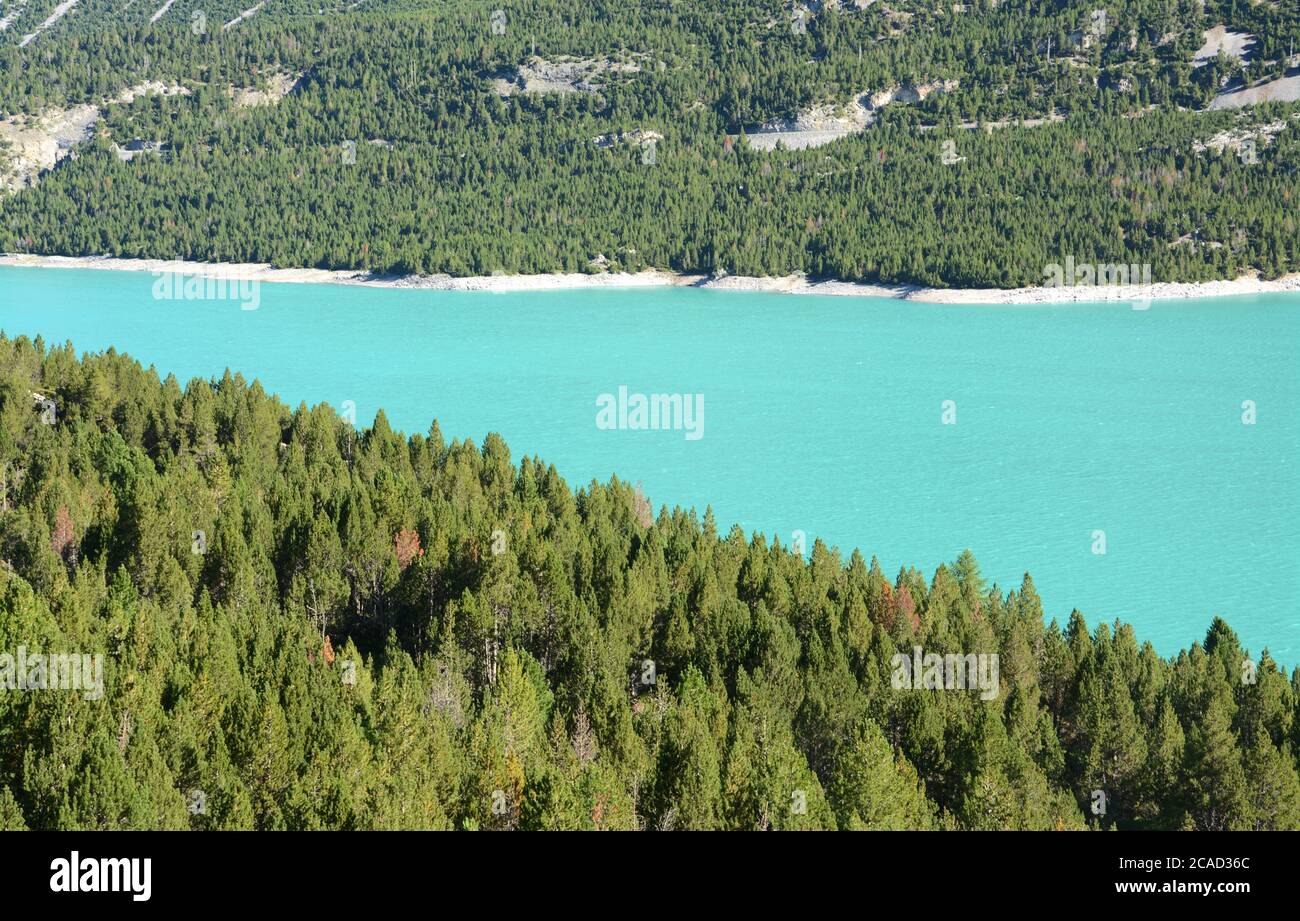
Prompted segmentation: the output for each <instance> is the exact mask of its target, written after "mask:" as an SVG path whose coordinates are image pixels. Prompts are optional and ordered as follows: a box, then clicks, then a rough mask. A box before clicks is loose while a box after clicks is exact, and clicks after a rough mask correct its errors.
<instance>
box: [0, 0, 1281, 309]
mask: <svg viewBox="0 0 1300 921" xmlns="http://www.w3.org/2000/svg"><path fill="white" fill-rule="evenodd" d="M248 5H249V7H250V8H251V7H252V6H253V4H252V3H251V2H250V3H249V4H248ZM53 8H54V0H3V2H2V3H0V11H3V13H4V14H5V16H6V17H9V16H12V17H13V19H12V22H11V24H10V25H9V26H8V28H6V29H5V30H4V31H3V32H0V75H2V76H0V120H3V119H14V118H21V117H26V118H28V119H30V118H35V117H37V116H40V115H42V113H45V114H49V113H51V112H66V111H69V110H71V109H73V108H74V107H76V106H80V105H93V106H96V107H97V108H98V110H99V112H100V117H99V119H98V120H97V121H96V122H94V124H93V125H92V126H91V127H90V129H89V130H90V135H91V136H90V137H89V138H88V139H87V140H85V141H84V142H83V143H80V144H77V145H76V147H75V150H72V152H71V154H70V155H68V156H66V157H64V158H62V159H61V160H60V161H59V163H58V165H57V166H55V167H54V168H53V169H50V170H48V171H46V172H44V173H41V174H39V175H38V176H36V177H33V179H32V181H31V182H28V183H26V184H25V186H26V187H20V188H18V189H17V191H16V192H14V193H13V194H4V193H3V192H0V250H4V251H8V252H35V253H47V254H51V253H57V254H67V255H89V254H102V253H108V254H113V255H118V256H128V257H153V258H184V259H192V260H202V261H226V262H230V261H236V262H248V261H252V262H269V263H272V264H275V265H278V266H285V267H294V266H312V267H324V268H354V269H363V270H370V271H374V272H379V273H440V272H441V273H451V274H455V275H485V274H491V273H498V272H508V273H536V272H548V271H565V272H587V271H597V270H619V269H624V270H638V269H642V268H646V267H653V268H661V269H672V270H677V271H683V272H700V273H722V272H726V273H730V274H742V275H784V274H788V273H794V272H805V273H808V274H811V275H814V276H819V277H838V278H844V279H854V280H877V281H885V282H897V283H902V282H911V283H923V284H930V285H949V286H1000V287H1006V286H1019V285H1037V284H1041V283H1042V282H1043V277H1044V276H1043V273H1044V267H1045V266H1047V265H1050V264H1053V263H1062V262H1063V261H1064V260H1065V258H1066V257H1067V256H1072V257H1073V258H1075V259H1076V261H1080V262H1096V263H1122V264H1125V265H1128V264H1144V265H1150V266H1151V274H1152V277H1153V279H1154V280H1155V281H1197V280H1204V279H1209V278H1222V277H1228V278H1231V277H1236V276H1237V275H1239V274H1241V273H1243V272H1246V271H1250V270H1258V271H1259V272H1261V273H1262V274H1264V275H1266V276H1269V277H1273V276H1278V275H1281V274H1283V273H1286V272H1293V271H1296V270H1300V233H1298V232H1297V230H1298V228H1297V220H1298V212H1297V207H1298V203H1297V201H1296V200H1295V195H1296V190H1297V188H1298V187H1300V183H1298V181H1297V167H1298V165H1300V141H1298V140H1297V139H1298V138H1300V105H1298V104H1297V103H1295V102H1282V101H1279V102H1267V103H1261V104H1259V105H1254V106H1246V107H1240V108H1226V109H1210V108H1209V106H1210V104H1211V103H1212V102H1213V101H1215V100H1216V99H1218V98H1221V97H1220V94H1222V93H1224V92H1226V91H1231V90H1233V89H1237V88H1241V87H1258V86H1260V85H1271V84H1270V81H1276V80H1277V79H1278V78H1280V77H1283V76H1284V75H1286V74H1288V73H1294V69H1295V67H1296V66H1297V65H1300V56H1297V50H1296V46H1297V44H1300V41H1297V40H1300V11H1298V10H1297V9H1296V8H1295V5H1294V4H1286V3H1272V2H1261V3H1239V2H1229V0H1205V2H1199V0H1123V2H1107V3H1105V4H1102V3H1100V2H1099V0H1089V2H1087V3H1082V2H1065V0H1048V2H1028V3H1026V2H1019V0H1015V2H1013V0H1007V2H1001V3H998V2H991V0H976V2H971V3H959V4H950V3H923V2H919V0H889V2H885V0H880V2H869V0H854V2H849V0H844V2H831V0H824V2H816V3H808V4H806V5H801V4H790V3H784V4H783V3H779V2H777V0H638V2H627V0H581V2H578V0H469V2H460V0H457V2H450V0H419V2H417V0H362V2H360V3H357V2H350V3H344V2H343V0H325V2H324V3H318V2H311V3H306V2H299V0H268V2H267V3H265V4H259V5H257V7H256V11H255V12H254V13H252V14H251V15H249V16H248V17H247V18H244V19H241V20H238V21H237V17H238V16H239V14H240V12H241V10H242V9H243V0H240V2H235V0H220V2H207V0H176V2H174V3H167V4H166V5H165V7H164V3H163V2H162V0H160V2H158V3H153V2H149V3H144V2H140V3H129V4H126V5H125V7H123V6H122V4H120V3H117V2H115V0H80V2H78V3H77V4H76V5H75V6H74V7H73V8H71V9H70V10H69V11H67V12H66V14H65V15H63V16H62V18H60V19H59V20H57V21H56V22H55V23H54V24H53V25H51V26H49V27H48V28H46V29H44V30H43V31H41V30H40V29H39V27H40V26H41V24H42V23H43V22H45V20H46V19H47V17H48V16H49V14H50V12H51V10H52V9H53ZM1098 13H1101V14H1104V15H1102V16H1100V17H1098V16H1097V14H1098ZM1219 26H1222V27H1224V29H1226V30H1227V31H1228V32H1229V33H1232V34H1245V35H1249V36H1251V41H1250V42H1249V43H1247V44H1246V47H1245V50H1244V52H1243V53H1242V55H1241V56H1240V57H1239V56H1236V55H1233V54H1229V53H1227V52H1226V51H1225V52H1220V53H1218V54H1216V55H1213V56H1211V57H1208V58H1206V59H1203V60H1200V61H1197V60H1195V58H1196V56H1197V52H1198V49H1199V48H1200V47H1201V46H1202V44H1203V43H1204V42H1205V32H1206V30H1209V29H1213V28H1215V27H1219ZM28 35H34V36H35V37H34V38H33V39H31V41H30V42H28V43H27V44H26V45H23V44H22V43H23V42H24V41H25V40H26V36H28ZM566 68H567V69H566ZM530 75H531V76H532V77H534V78H535V79H534V80H531V81H530V80H529V79H528V78H529V76H530ZM148 83H153V84H156V85H157V86H163V87H168V88H170V89H174V90H175V91H174V92H172V94H171V95H161V94H158V93H154V94H152V95H150V94H143V95H138V96H135V97H133V98H131V99H130V100H129V101H121V100H122V95H121V94H122V92H123V91H124V90H125V89H127V88H131V87H139V86H141V85H143V84H148ZM900 88H901V89H904V90H917V92H915V93H914V96H915V97H916V98H911V97H907V98H910V99H911V101H906V100H905V99H904V100H903V101H895V102H893V103H890V104H883V103H882V104H880V105H878V106H876V107H874V108H873V109H872V111H871V113H870V115H871V119H872V120H871V124H870V125H869V126H867V127H866V128H865V129H864V130H860V131H857V132H855V133H848V134H846V135H845V136H844V137H841V138H840V139H838V140H835V141H833V142H831V143H829V144H826V145H824V146H817V147H811V148H807V149H796V150H788V149H784V148H778V149H773V150H768V149H759V148H758V147H756V146H753V145H751V143H750V142H749V140H748V138H750V137H755V136H757V135H756V134H755V132H756V131H759V130H761V128H762V126H764V125H767V126H769V127H771V126H773V125H777V124H779V123H781V122H782V120H790V119H794V118H796V117H797V116H799V115H800V114H801V113H803V114H805V115H806V114H807V113H809V112H812V111H816V110H818V108H819V107H821V108H822V109H825V110H826V111H824V112H823V113H822V114H823V115H826V114H827V113H831V114H834V113H839V114H840V115H841V116H842V115H843V114H844V113H845V112H848V111H850V110H851V109H852V108H853V106H854V105H855V104H856V103H855V100H857V101H860V100H863V99H868V100H869V99H870V98H871V97H872V96H873V94H879V93H881V92H888V91H891V90H897V89H900ZM182 90H183V92H181V91H182ZM922 90H923V91H924V92H922ZM284 91H287V92H285V94H284V95H283V96H282V97H281V92H284ZM250 92H251V93H253V95H250ZM258 92H261V93H263V94H264V95H263V96H260V97H259V96H257V95H256V94H257V93H258ZM921 97H923V98H921ZM900 98H902V97H900ZM114 100H118V101H114ZM828 117H829V116H828ZM1022 119H1024V120H1028V121H1027V122H1026V123H1025V124H1021V122H1020V120H1022ZM1039 120H1043V123H1041V124H1038V123H1037V122H1038V121H1039ZM2 134H3V132H0V135H2ZM1225 136H1226V141H1225V139H1224V138H1225ZM1216 137H1217V138H1219V142H1215V138H1216ZM131 144H136V145H144V146H145V152H144V153H141V154H139V155H137V156H132V157H130V159H123V158H122V156H120V155H119V148H125V147H128V146H129V145H131ZM1243 144H1245V145H1248V146H1243ZM648 145H649V146H650V147H651V148H652V155H648V151H647V146H648ZM4 157H5V154H4V153H3V152H0V160H2V159H4ZM0 172H3V170H2V169H0ZM32 183H34V185H33V184H32ZM20 185H24V184H20Z"/></svg>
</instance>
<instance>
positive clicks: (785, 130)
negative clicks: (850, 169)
mask: <svg viewBox="0 0 1300 921" xmlns="http://www.w3.org/2000/svg"><path fill="white" fill-rule="evenodd" d="M959 85H960V84H959V81H957V80H935V81H931V82H928V83H919V84H898V85H895V86H891V87H888V88H886V89H883V90H879V91H878V92H875V93H863V94H861V95H859V96H856V97H854V98H853V99H852V100H851V101H850V102H849V103H848V105H845V106H833V105H820V106H814V107H813V108H811V109H809V110H807V111H805V112H800V113H799V114H797V115H795V116H794V117H793V118H785V119H776V120H774V121H770V122H765V123H764V124H762V125H759V126H757V127H755V128H753V129H748V130H746V132H745V135H746V139H747V140H748V142H749V145H750V146H751V147H753V148H754V149H756V150H775V149H776V147H777V145H780V146H782V147H785V148H787V149H789V150H803V149H807V148H810V147H820V146H822V145H823V144H829V143H830V142H831V141H837V140H839V139H840V138H842V137H847V136H849V135H851V134H857V133H858V132H860V131H863V130H865V129H866V128H867V127H868V126H869V125H870V124H871V123H872V122H873V121H875V119H876V117H877V115H878V114H879V112H880V110H882V109H884V108H885V107H886V106H890V105H894V104H895V103H898V104H902V105H911V104H914V103H918V102H922V101H924V100H925V99H926V98H928V97H929V96H930V95H931V94H933V93H943V92H951V91H952V90H954V89H956V88H957V87H958V86H959Z"/></svg>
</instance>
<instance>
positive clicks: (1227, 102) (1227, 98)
mask: <svg viewBox="0 0 1300 921" xmlns="http://www.w3.org/2000/svg"><path fill="white" fill-rule="evenodd" d="M1297 101H1300V73H1294V74H1289V75H1287V76H1285V77H1278V78H1277V79H1275V80H1266V81H1264V82H1263V83H1256V84H1255V85H1253V86H1240V87H1237V88H1236V89H1230V90H1225V91H1224V92H1222V93H1220V94H1219V95H1217V96H1215V97H1214V99H1212V100H1210V108H1211V109H1235V108H1240V107H1242V106H1257V105H1260V104H1261V103H1265V102H1297Z"/></svg>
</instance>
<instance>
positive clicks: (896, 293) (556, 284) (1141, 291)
mask: <svg viewBox="0 0 1300 921" xmlns="http://www.w3.org/2000/svg"><path fill="white" fill-rule="evenodd" d="M0 265H8V266H19V267H28V268H69V269H107V270H113V271H128V272H151V273H155V274H157V273H162V272H169V273H175V274H186V275H197V276H201V277H210V278H223V279H228V280H240V281H245V280H247V281H265V282H275V283H291V284H292V283H297V284H342V285H364V286H370V287H378V288H416V289H425V290H432V291H495V292H524V291H555V290H567V289H575V288H644V287H694V288H703V289H708V290H715V291H753V292H766V293H781V294H810V295H829V296H841V297H845V296H847V297H883V298H894V299H898V300H908V301H918V302H922V303H933V304H1058V303H1072V302H1081V303H1095V302H1098V301H1133V302H1136V305H1139V309H1141V308H1140V305H1141V304H1143V303H1145V302H1148V301H1152V300H1169V299H1179V298H1201V297H1226V296H1233V295H1249V294H1274V293H1284V292H1297V293H1300V272H1297V273H1292V274H1290V275H1286V276H1283V277H1282V278H1278V279H1273V280H1271V281H1270V280H1263V279H1260V278H1257V277H1255V276H1245V277H1242V278H1238V279H1235V280H1223V281H1206V282H1157V283H1155V284H1150V285H1125V286H1109V285H1096V286H1080V285H1074V286H1066V287H1033V288H927V287H922V286H918V285H873V284H862V283H859V282H849V281H817V280H813V279H809V278H807V277H805V276H802V275H790V276H784V277H758V278H756V277H750V276H734V275H728V276H721V277H714V276H710V275H682V274H678V273H675V272H666V271H660V270H647V271H643V272H635V273H632V272H599V273H593V274H583V273H571V274H539V275H484V276H473V277H455V276H451V275H403V276H392V275H375V274H373V273H369V272H358V271H352V270H332V269H283V268H273V267H272V266H269V265H266V264H261V263H206V262H187V261H184V260H167V259H119V258H116V257H114V256H40V255H31V254H19V253H4V254H0Z"/></svg>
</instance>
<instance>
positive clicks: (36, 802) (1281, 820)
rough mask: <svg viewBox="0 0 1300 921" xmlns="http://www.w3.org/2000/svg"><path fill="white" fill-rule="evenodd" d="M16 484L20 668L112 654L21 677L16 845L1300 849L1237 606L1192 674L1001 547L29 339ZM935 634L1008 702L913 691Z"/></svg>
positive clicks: (5, 552) (1, 346) (7, 730)
mask: <svg viewBox="0 0 1300 921" xmlns="http://www.w3.org/2000/svg"><path fill="white" fill-rule="evenodd" d="M0 473H2V479H0V649H4V650H10V651H12V650H14V649H16V648H18V647H24V648H26V649H27V650H29V651H31V652H32V653H77V652H81V653H95V654H102V655H103V656H104V666H103V673H102V677H103V688H102V690H103V693H102V694H101V695H98V696H96V695H91V694H82V693H68V692H59V691H54V690H49V689H46V690H29V691H27V692H15V691H12V690H5V691H0V829H21V828H32V829H153V828H176V829H184V828H194V829H234V828H255V829H285V828H295V829H368V828H380V829H383V828H388V829H391V828H429V829H702V828H719V829H767V828H771V829H800V828H808V829H813V828H839V829H1001V828H1012V829H1083V828H1141V829H1297V828H1300V779H1298V778H1297V761H1296V753H1297V751H1300V670H1297V671H1295V672H1293V673H1292V674H1291V675H1290V676H1288V675H1287V673H1286V671H1285V670H1284V669H1279V668H1278V667H1277V666H1276V665H1275V664H1274V663H1273V662H1272V661H1271V660H1270V659H1269V657H1268V655H1267V652H1266V651H1260V652H1258V653H1257V654H1254V655H1252V654H1251V653H1250V652H1249V651H1248V650H1244V649H1242V648H1241V646H1240V644H1239V642H1238V640H1237V638H1236V636H1235V635H1234V634H1233V632H1232V630H1231V629H1230V627H1229V625H1227V624H1226V623H1224V622H1222V621H1221V620H1218V619H1213V620H1212V619H1211V616H1210V612H1208V611H1204V612H1202V611H1189V612H1188V617H1200V618H1203V619H1204V622H1205V624H1206V627H1207V632H1206V634H1205V639H1204V642H1203V643H1197V644H1194V645H1192V646H1191V648H1189V649H1187V650H1186V651H1184V652H1181V653H1179V654H1178V655H1177V656H1176V657H1174V658H1172V659H1162V658H1161V657H1160V656H1158V655H1157V654H1156V653H1155V652H1154V651H1153V649H1152V648H1151V647H1150V646H1149V645H1148V644H1144V643H1142V642H1140V639H1139V638H1138V637H1137V636H1135V635H1134V632H1133V630H1132V629H1131V628H1130V627H1129V626H1127V625H1124V624H1120V623H1115V624H1108V623H1104V622H1102V623H1094V624H1093V626H1091V627H1089V625H1088V624H1087V623H1086V622H1085V619H1084V616H1083V615H1082V614H1080V613H1079V612H1075V613H1072V614H1071V615H1070V616H1069V618H1068V621H1067V622H1066V623H1065V624H1064V625H1061V624H1058V623H1057V622H1056V621H1055V620H1052V621H1051V622H1045V619H1044V612H1043V610H1042V606H1041V603H1040V600H1039V596H1038V594H1037V592H1036V590H1035V587H1034V583H1033V580H1032V579H1031V578H1030V576H1029V575H1028V574H1026V575H1025V577H1024V580H1023V582H1022V583H1021V584H1020V585H1017V586H1014V587H1010V588H1006V587H1001V586H996V585H988V584H986V582H985V580H984V579H983V578H982V577H981V575H980V571H979V568H978V565H977V564H976V561H975V559H974V558H973V557H972V556H971V555H970V554H969V553H964V554H962V555H961V556H960V557H959V558H958V559H957V560H955V561H951V562H948V563H945V564H943V565H940V566H938V568H937V569H935V570H934V571H933V572H932V573H930V574H929V575H927V574H925V573H923V572H922V571H921V570H919V569H911V568H909V569H905V570H903V571H900V572H898V573H897V574H896V575H894V576H892V577H891V576H887V575H886V574H885V573H883V572H882V571H881V570H880V567H879V566H878V565H877V564H876V562H875V560H874V558H873V559H868V558H866V557H865V556H864V555H862V553H860V552H858V551H856V550H855V551H853V552H852V553H850V554H848V555H847V556H846V555H845V554H842V553H841V552H839V551H838V550H834V549H830V548H827V547H826V546H824V545H822V544H821V543H817V544H816V545H815V546H814V547H812V548H811V549H810V550H809V552H808V553H807V558H805V557H804V556H802V555H798V554H796V553H794V552H792V551H791V550H789V549H787V548H785V547H783V546H780V545H779V544H778V543H776V542H772V543H768V542H767V541H766V540H765V539H764V537H763V536H762V535H754V536H752V537H750V536H747V535H746V534H744V533H742V532H741V531H740V530H739V529H737V528H732V529H730V530H725V531H721V530H719V525H718V523H716V522H715V521H714V520H713V518H712V516H711V514H709V513H708V512H706V513H705V514H704V515H703V517H700V516H699V515H697V514H695V513H694V512H690V511H683V510H681V509H674V510H669V509H667V508H662V509H660V510H659V511H658V512H657V514H656V513H655V511H654V509H653V506H652V505H651V499H650V498H649V497H646V496H644V495H642V494H641V492H640V491H639V490H638V489H636V488H634V487H631V486H629V485H628V484H626V483H623V482H620V481H617V480H614V481H611V482H609V483H603V484H602V483H596V482H593V483H590V484H588V485H586V486H583V487H582V488H580V489H578V490H576V491H574V490H572V489H571V488H570V487H569V486H568V485H567V484H566V483H565V482H564V481H563V480H562V479H561V477H560V476H559V475H558V474H557V473H556V471H555V469H554V468H553V467H551V466H548V465H547V464H546V463H545V462H544V461H542V460H539V459H538V458H536V457H528V456H524V457H520V458H519V459H518V460H515V459H514V458H512V456H511V453H510V450H509V449H508V448H507V446H506V445H505V444H504V443H503V442H502V441H501V439H500V438H499V437H496V436H492V435H489V436H488V437H487V438H486V439H485V440H484V441H483V444H482V445H481V446H479V445H476V444H473V443H470V442H455V441H453V442H451V443H448V442H447V441H446V439H445V438H444V437H443V436H442V435H441V433H440V432H439V429H438V426H437V423H436V422H435V423H433V424H432V426H431V428H430V430H429V432H428V434H427V435H413V436H410V437H407V436H405V435H403V434H401V433H398V432H395V431H393V430H392V429H391V428H390V427H389V425H388V423H387V422H386V420H385V418H384V416H383V414H382V413H380V414H379V415H378V416H377V417H376V418H375V420H374V422H373V424H372V425H371V426H370V427H368V428H365V429H362V430H357V429H355V428H353V427H352V426H351V425H349V424H347V423H346V422H345V421H344V420H343V419H341V418H340V417H339V416H337V415H336V413H335V412H334V410H332V409H331V408H329V407H328V406H325V405H320V406H316V407H314V408H309V407H307V406H305V405H304V406H299V407H298V408H296V409H290V408H289V407H287V406H285V405H283V404H282V403H280V402H279V401H278V400H276V399H275V398H273V397H271V396H268V395H267V394H266V393H265V392H264V391H263V390H262V388H261V387H260V386H259V385H258V384H257V383H256V382H253V383H249V382H247V381H245V380H243V379H242V378H241V377H240V376H238V375H233V374H230V373H227V374H226V375H225V376H224V377H223V378H222V379H220V380H212V381H207V380H201V379H196V380H193V381H190V382H189V383H188V384H186V385H185V386H184V387H182V385H181V383H180V382H178V381H177V380H176V379H174V378H173V377H170V376H169V377H167V378H166V379H165V380H159V378H158V376H157V374H156V373H154V372H153V371H152V370H145V369H142V368H141V367H140V366H139V365H138V364H137V363H136V362H134V361H133V360H131V359H130V358H129V357H127V356H124V355H120V354H115V353H113V352H112V351H110V352H108V353H106V354H101V355H90V356H85V357H83V358H81V359H79V358H78V357H77V354H76V353H75V352H74V351H73V349H72V347H71V346H70V345H65V346H61V347H47V346H46V344H44V343H43V342H41V341H40V340H37V341H34V342H33V341H30V340H27V339H23V338H20V339H8V338H2V337H0ZM724 527H725V526H724ZM1188 577H1189V578H1194V577H1195V575H1194V574H1193V573H1189V574H1188ZM917 646H922V647H924V648H925V649H926V650H933V651H935V652H937V653H940V654H947V653H955V654H964V653H978V654H981V655H993V654H996V655H997V656H998V657H999V661H1000V668H999V673H998V676H997V681H996V684H994V685H992V686H990V688H989V693H983V692H980V691H977V690H974V689H970V688H968V689H960V688H958V689H937V688H915V689H910V688H907V687H899V686H898V681H897V664H896V661H895V658H894V657H895V656H896V655H899V654H901V655H903V656H905V657H906V656H910V655H911V653H912V651H913V650H914V649H915V648H916V647H917ZM4 677H5V676H4V674H3V672H0V678H4ZM8 677H9V679H10V680H12V677H13V675H12V671H11V672H10V673H9V676H8ZM1099 794H1100V796H1099ZM1099 807H1100V808H1099Z"/></svg>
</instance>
